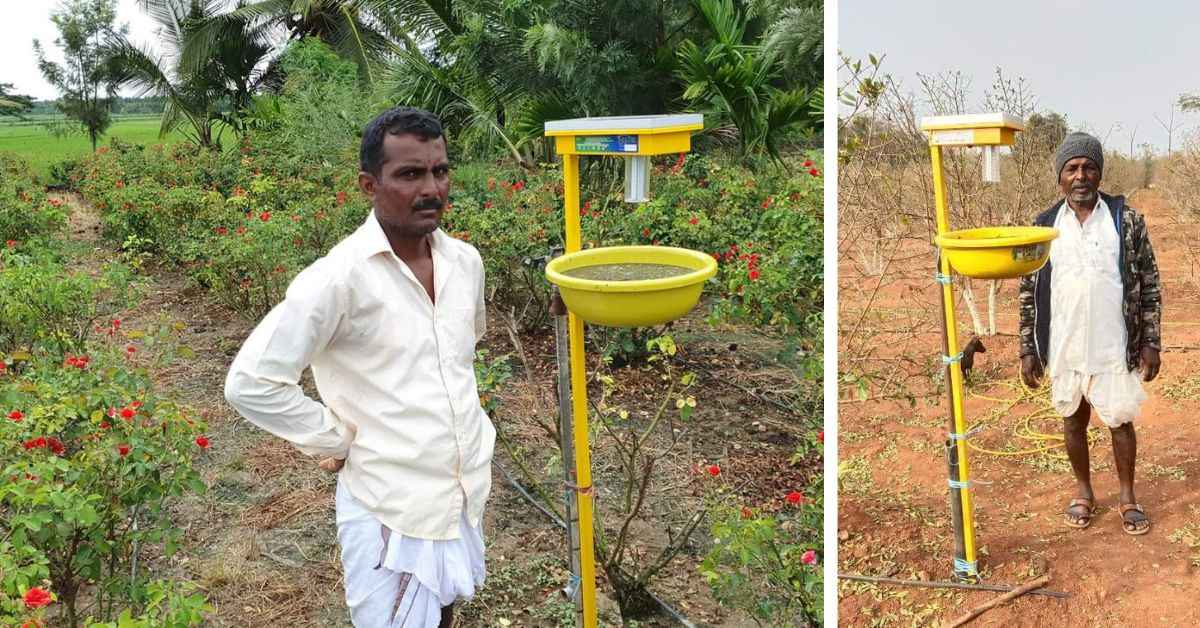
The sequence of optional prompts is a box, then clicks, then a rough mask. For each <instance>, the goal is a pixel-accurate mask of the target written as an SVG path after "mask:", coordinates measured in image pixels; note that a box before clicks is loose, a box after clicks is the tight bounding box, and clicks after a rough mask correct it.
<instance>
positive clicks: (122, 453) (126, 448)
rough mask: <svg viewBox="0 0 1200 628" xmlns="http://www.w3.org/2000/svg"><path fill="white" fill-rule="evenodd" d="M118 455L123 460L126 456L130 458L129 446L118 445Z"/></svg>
mask: <svg viewBox="0 0 1200 628" xmlns="http://www.w3.org/2000/svg"><path fill="white" fill-rule="evenodd" d="M117 453H118V454H120V456H121V457H122V458H124V457H125V456H128V455H129V445H126V444H124V443H122V444H120V445H117Z"/></svg>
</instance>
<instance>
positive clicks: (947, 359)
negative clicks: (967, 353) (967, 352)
mask: <svg viewBox="0 0 1200 628" xmlns="http://www.w3.org/2000/svg"><path fill="white" fill-rule="evenodd" d="M962 359H963V352H962V351H959V352H958V353H957V354H956V355H953V356H950V355H943V356H942V364H945V365H947V366H949V365H951V364H954V363H955V362H961V361H962Z"/></svg>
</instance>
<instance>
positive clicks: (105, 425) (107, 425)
mask: <svg viewBox="0 0 1200 628" xmlns="http://www.w3.org/2000/svg"><path fill="white" fill-rule="evenodd" d="M110 427H112V426H111V425H109V424H108V421H101V422H100V429H102V430H106V429H108V428H110Z"/></svg>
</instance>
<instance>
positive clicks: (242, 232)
mask: <svg viewBox="0 0 1200 628" xmlns="http://www.w3.org/2000/svg"><path fill="white" fill-rule="evenodd" d="M244 233H246V228H245V227H238V228H237V234H238V235H242V234H244Z"/></svg>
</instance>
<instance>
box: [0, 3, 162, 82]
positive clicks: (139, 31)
mask: <svg viewBox="0 0 1200 628" xmlns="http://www.w3.org/2000/svg"><path fill="white" fill-rule="evenodd" d="M0 5H2V6H3V9H2V10H0V59H3V62H2V63H0V83H12V84H13V85H14V87H15V91H16V93H18V94H27V95H30V96H33V97H35V98H39V99H44V100H50V99H54V98H57V97H58V92H57V91H56V90H55V89H54V88H53V87H51V86H50V84H49V83H47V82H46V81H45V79H43V78H42V73H41V71H39V70H38V67H37V58H36V57H35V56H34V55H33V40H34V39H35V38H36V39H38V40H40V41H41V43H42V48H43V49H44V50H45V51H46V56H48V57H50V58H52V59H54V60H57V61H61V60H62V56H61V54H60V53H59V50H58V47H57V46H55V45H54V40H55V38H57V37H58V29H57V28H55V26H54V23H53V22H51V21H50V13H51V12H52V11H54V9H55V8H56V7H57V6H58V0H0ZM117 24H118V25H120V24H129V38H130V39H131V40H133V41H134V42H136V43H138V44H141V45H146V44H150V45H151V47H152V48H153V49H155V50H157V49H158V48H157V46H155V45H154V44H155V43H156V42H155V41H154V39H155V36H154V30H155V27H156V26H157V24H156V23H155V22H154V20H152V19H150V18H149V17H146V15H145V14H143V13H142V11H141V9H139V8H138V7H137V1H136V0H117Z"/></svg>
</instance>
